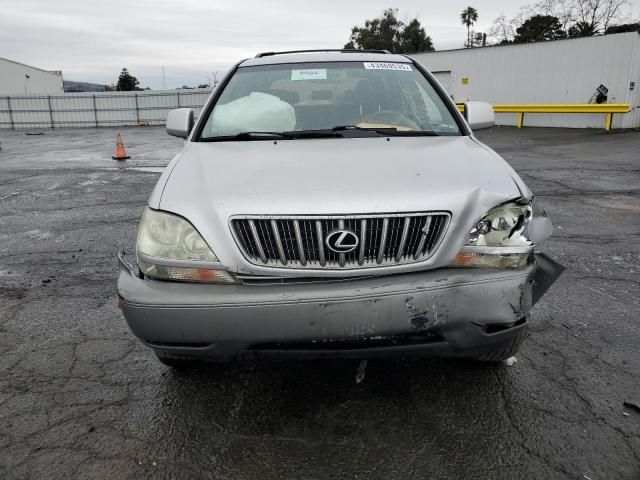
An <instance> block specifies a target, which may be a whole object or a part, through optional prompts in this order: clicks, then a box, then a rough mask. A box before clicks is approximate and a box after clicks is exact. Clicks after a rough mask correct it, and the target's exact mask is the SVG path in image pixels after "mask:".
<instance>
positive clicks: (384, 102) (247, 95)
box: [200, 62, 460, 141]
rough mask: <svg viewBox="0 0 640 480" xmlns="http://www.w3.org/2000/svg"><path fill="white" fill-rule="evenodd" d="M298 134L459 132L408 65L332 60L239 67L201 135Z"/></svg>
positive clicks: (433, 93)
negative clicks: (328, 61) (332, 61)
mask: <svg viewBox="0 0 640 480" xmlns="http://www.w3.org/2000/svg"><path fill="white" fill-rule="evenodd" d="M304 132H318V133H319V132H325V133H328V132H333V133H332V134H331V135H332V136H344V134H345V133H348V134H349V135H350V136H354V135H365V134H366V135H372V134H380V135H426V134H429V135H460V129H459V128H458V125H457V123H456V121H455V119H454V117H453V115H452V114H451V112H450V111H449V110H448V109H447V107H446V105H445V104H444V102H443V100H442V99H441V98H440V96H439V95H438V93H437V92H436V91H435V90H434V88H433V87H432V86H431V84H430V83H429V81H428V80H427V79H426V78H425V77H424V75H423V74H422V73H421V72H420V71H418V70H417V69H416V68H415V67H414V66H413V65H411V64H408V63H380V62H334V63H296V64H282V65H263V66H253V67H241V68H239V69H238V71H237V72H236V73H235V74H234V75H233V77H232V78H231V79H230V81H229V83H228V84H227V85H226V87H225V89H224V91H223V92H222V94H221V95H220V97H219V98H218V100H217V103H216V104H215V106H214V108H213V110H212V111H211V113H210V115H209V117H208V118H207V120H206V123H205V125H204V128H203V131H202V134H201V137H200V139H201V140H205V141H206V140H216V139H220V140H222V139H238V140H240V139H244V140H246V139H250V138H256V139H264V138H272V137H278V138H284V139H293V138H299V137H300V135H297V134H301V133H304ZM338 132H339V133H338Z"/></svg>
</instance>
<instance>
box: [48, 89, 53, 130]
mask: <svg viewBox="0 0 640 480" xmlns="http://www.w3.org/2000/svg"><path fill="white" fill-rule="evenodd" d="M47 103H48V104H49V120H50V121H51V129H53V128H55V127H54V126H53V110H51V95H47Z"/></svg>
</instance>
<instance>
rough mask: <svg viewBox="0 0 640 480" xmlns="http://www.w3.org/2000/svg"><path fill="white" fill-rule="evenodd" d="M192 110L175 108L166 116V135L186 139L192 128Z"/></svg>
mask: <svg viewBox="0 0 640 480" xmlns="http://www.w3.org/2000/svg"><path fill="white" fill-rule="evenodd" d="M193 118H194V116H193V110H192V109H190V108H176V109H175V110H171V111H170V112H169V115H167V133H168V134H169V135H173V136H174V137H180V138H187V137H188V136H189V133H190V132H191V129H192V128H193V123H194V120H193Z"/></svg>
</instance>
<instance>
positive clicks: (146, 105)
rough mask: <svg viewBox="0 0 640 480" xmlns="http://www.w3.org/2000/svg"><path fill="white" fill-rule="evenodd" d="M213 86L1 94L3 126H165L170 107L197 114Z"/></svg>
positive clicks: (0, 111)
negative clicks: (125, 90) (180, 88)
mask: <svg viewBox="0 0 640 480" xmlns="http://www.w3.org/2000/svg"><path fill="white" fill-rule="evenodd" d="M210 94H211V90H210V89H192V90H191V89H190V90H160V91H158V90H153V91H141V92H100V93H65V94H62V95H32V96H5V97H0V128H47V127H54V128H59V127H110V126H121V125H139V124H148V125H164V124H165V121H166V119H167V114H168V113H169V111H170V110H172V109H174V108H178V107H189V108H193V109H194V111H195V114H196V117H197V116H198V115H199V113H200V110H201V108H202V106H203V105H204V104H205V102H206V101H207V98H209V95H210Z"/></svg>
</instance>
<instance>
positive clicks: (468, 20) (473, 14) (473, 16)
mask: <svg viewBox="0 0 640 480" xmlns="http://www.w3.org/2000/svg"><path fill="white" fill-rule="evenodd" d="M460 20H461V21H462V25H464V26H466V27H467V43H466V44H465V47H467V48H470V47H472V46H473V42H472V41H471V27H472V26H473V24H474V23H476V22H477V21H478V11H477V10H476V9H475V8H473V7H467V8H465V9H464V10H463V11H462V13H461V14H460Z"/></svg>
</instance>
